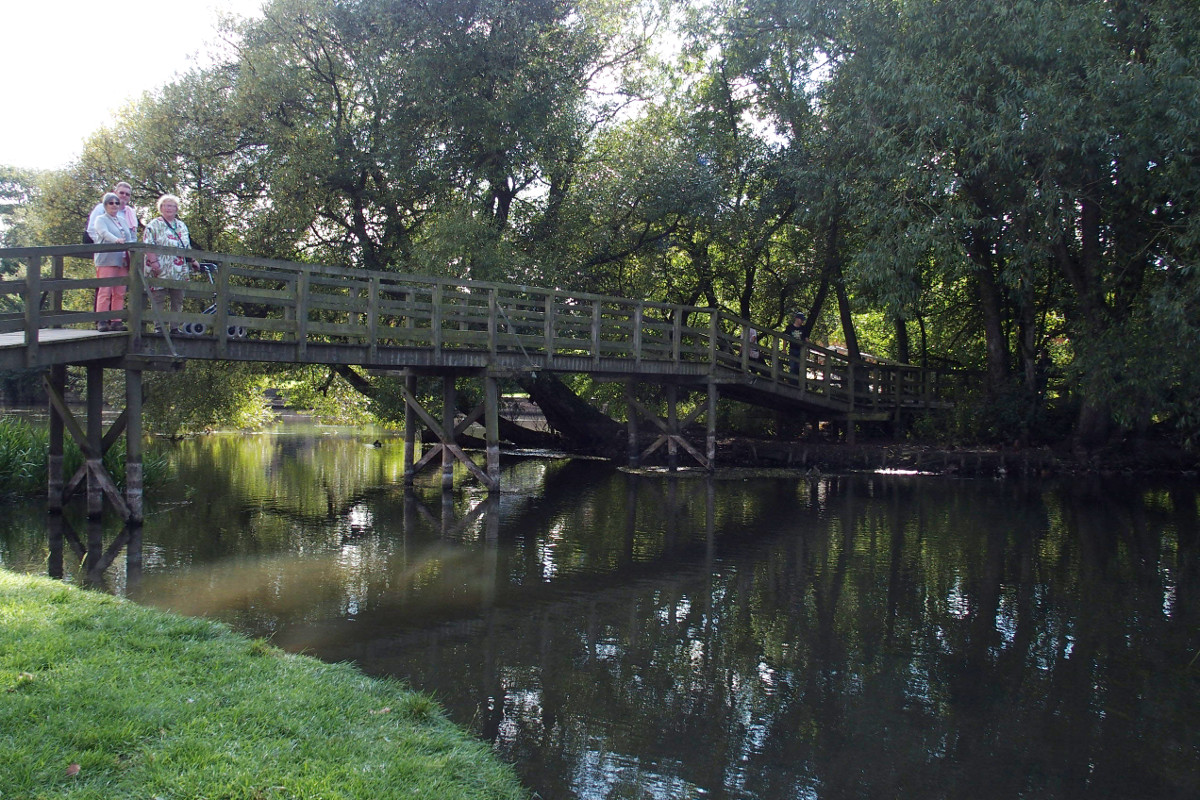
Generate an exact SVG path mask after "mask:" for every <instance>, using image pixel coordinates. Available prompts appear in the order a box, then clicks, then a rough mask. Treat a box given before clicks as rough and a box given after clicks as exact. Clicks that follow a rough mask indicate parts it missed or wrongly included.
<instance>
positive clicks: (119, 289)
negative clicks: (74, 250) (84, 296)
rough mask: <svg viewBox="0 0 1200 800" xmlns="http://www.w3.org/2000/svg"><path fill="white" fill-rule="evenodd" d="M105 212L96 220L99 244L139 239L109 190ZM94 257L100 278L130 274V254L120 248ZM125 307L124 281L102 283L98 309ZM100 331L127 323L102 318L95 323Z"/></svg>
mask: <svg viewBox="0 0 1200 800" xmlns="http://www.w3.org/2000/svg"><path fill="white" fill-rule="evenodd" d="M101 203H102V204H103V205H104V213H103V214H101V215H100V217H99V218H98V219H97V220H96V228H95V230H96V233H95V236H94V238H95V240H96V244H127V243H129V242H136V241H137V230H131V229H130V227H129V223H128V222H127V221H126V219H125V214H124V213H119V212H121V210H122V205H121V198H120V197H118V196H117V195H116V193H114V192H108V193H107V194H105V195H104V199H103V200H102V201H101ZM92 260H93V261H94V262H95V264H96V277H97V278H124V277H127V276H128V275H129V253H128V251H125V250H118V251H116V252H112V253H96V254H95V255H94V256H93V257H92ZM124 307H125V284H123V283H122V284H118V285H116V286H101V287H100V288H99V289H98V290H96V310H97V311H120V310H121V309H123V308H124ZM96 328H97V329H98V330H101V331H123V330H125V324H124V323H122V322H121V320H119V319H112V320H101V321H99V322H97V323H96Z"/></svg>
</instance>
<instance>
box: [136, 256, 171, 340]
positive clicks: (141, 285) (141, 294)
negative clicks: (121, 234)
mask: <svg viewBox="0 0 1200 800" xmlns="http://www.w3.org/2000/svg"><path fill="white" fill-rule="evenodd" d="M145 299H146V281H145V279H144V277H143V276H142V270H141V269H140V268H135V267H134V266H133V265H132V264H131V265H130V267H129V290H128V292H127V293H126V296H125V308H127V309H128V310H129V338H130V339H132V340H134V341H135V342H136V341H137V340H139V339H141V338H142V304H143V303H144V302H145ZM164 305H165V306H166V307H167V308H168V309H169V308H170V304H169V303H166V304H164Z"/></svg>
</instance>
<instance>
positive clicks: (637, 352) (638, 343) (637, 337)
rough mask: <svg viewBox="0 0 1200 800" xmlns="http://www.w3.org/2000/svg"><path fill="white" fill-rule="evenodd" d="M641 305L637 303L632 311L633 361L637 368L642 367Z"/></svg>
mask: <svg viewBox="0 0 1200 800" xmlns="http://www.w3.org/2000/svg"><path fill="white" fill-rule="evenodd" d="M642 313H643V312H642V304H641V303H638V304H637V305H636V306H634V309H633V359H634V363H635V364H637V365H638V366H639V367H640V366H641V365H642Z"/></svg>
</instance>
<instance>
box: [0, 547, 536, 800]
mask: <svg viewBox="0 0 1200 800" xmlns="http://www.w3.org/2000/svg"><path fill="white" fill-rule="evenodd" d="M0 797H2V798H23V799H24V798H37V799H39V800H40V799H41V798H58V797H71V798H95V800H101V799H103V800H111V798H115V797H130V798H133V797H143V798H151V797H153V798H162V800H168V798H172V799H174V798H178V799H179V800H184V799H186V800H193V799H194V798H198V797H204V798H230V799H231V800H232V799H236V800H252V798H253V799H258V798H280V799H282V798H297V799H300V798H303V799H304V800H311V798H322V800H334V799H344V800H351V799H353V800H358V799H360V798H361V800H383V799H386V798H400V797H405V798H408V797H428V798H437V799H438V800H456V799H457V798H480V800H482V799H483V798H487V800H509V799H510V798H511V799H512V800H516V798H524V797H527V793H525V792H524V790H523V789H522V788H521V787H520V785H519V783H518V781H517V779H516V777H515V773H514V771H513V770H512V769H511V767H509V766H507V765H504V764H502V763H500V762H499V761H498V760H497V759H496V758H494V756H493V755H492V754H491V752H490V751H489V750H488V748H487V747H486V745H485V744H484V743H482V742H478V741H476V740H474V739H472V738H471V737H470V736H469V735H468V734H467V733H466V732H465V731H462V730H461V729H459V728H457V727H455V726H454V725H453V724H452V723H450V722H449V721H448V720H447V719H446V718H445V716H444V715H443V714H442V712H441V710H440V707H439V706H438V705H437V704H436V702H435V701H434V700H433V699H431V698H430V697H428V696H426V695H423V694H420V693H417V692H414V691H411V690H409V689H406V688H405V687H403V686H401V685H400V684H398V683H396V682H394V681H389V680H380V679H375V678H370V677H367V676H365V675H363V674H362V673H361V672H359V671H358V670H357V669H355V668H354V667H352V666H350V665H346V664H325V663H322V662H320V661H317V660H315V659H312V658H309V657H306V656H297V655H290V654H287V653H284V652H283V651H281V650H279V649H277V648H275V647H272V646H270V645H269V644H266V643H265V642H263V641H261V640H251V639H247V638H246V637H243V636H239V635H237V634H235V633H233V632H232V631H231V630H230V629H229V628H227V627H226V626H224V625H222V624H220V623H217V622H213V621H209V620H202V619H190V618H186V617H181V616H178V615H174V614H169V613H166V612H162V611H158V610H155V609H149V608H143V607H141V606H138V605H136V604H134V603H132V602H129V601H125V600H122V599H119V598H115V597H112V596H109V595H104V594H100V593H96V592H90V591H86V590H83V589H78V588H75V587H71V586H67V585H65V584H63V583H60V582H57V581H52V580H50V579H47V578H39V577H33V576H25V575H16V574H13V573H11V572H7V571H5V570H0Z"/></svg>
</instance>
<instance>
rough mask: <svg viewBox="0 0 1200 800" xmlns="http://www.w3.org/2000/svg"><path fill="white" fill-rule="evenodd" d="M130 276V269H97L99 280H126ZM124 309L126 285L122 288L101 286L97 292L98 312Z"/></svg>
mask: <svg viewBox="0 0 1200 800" xmlns="http://www.w3.org/2000/svg"><path fill="white" fill-rule="evenodd" d="M128 275H129V267H96V277H97V278H124V277H126V276H128ZM124 307H125V286H124V284H122V285H120V286H101V287H100V288H99V289H97V290H96V310H97V311H120V310H121V309H123V308H124ZM114 321H115V320H114Z"/></svg>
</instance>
